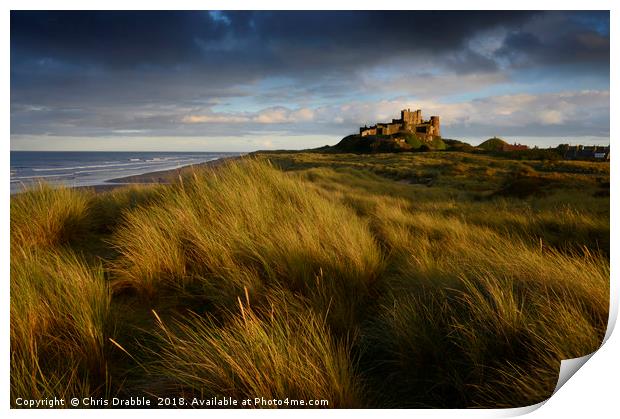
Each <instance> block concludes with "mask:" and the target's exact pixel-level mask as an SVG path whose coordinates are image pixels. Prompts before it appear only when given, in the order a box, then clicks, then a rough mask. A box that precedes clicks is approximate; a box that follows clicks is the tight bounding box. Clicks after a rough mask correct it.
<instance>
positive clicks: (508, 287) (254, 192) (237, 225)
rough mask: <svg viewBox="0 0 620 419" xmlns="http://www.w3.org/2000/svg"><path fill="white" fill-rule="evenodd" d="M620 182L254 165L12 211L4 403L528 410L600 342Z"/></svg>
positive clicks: (423, 158) (421, 163) (339, 160)
mask: <svg viewBox="0 0 620 419" xmlns="http://www.w3.org/2000/svg"><path fill="white" fill-rule="evenodd" d="M608 304H609V165H608V164H607V163H577V162H540V161H536V162H534V161H514V160H505V159H499V158H492V157H488V156H482V155H471V154H464V153H446V152H443V153H416V154H398V155H390V154H386V155H347V154H344V155H336V154H315V153H291V154H282V153H279V154H259V155H256V156H254V157H253V158H247V159H244V160H242V161H239V162H231V163H227V164H225V165H223V166H222V167H218V168H216V169H202V170H198V171H196V172H194V173H192V174H190V175H189V176H186V177H184V178H183V179H181V180H180V181H179V182H177V183H175V184H173V185H168V186H166V185H153V186H132V187H128V188H122V189H117V190H113V191H109V192H104V193H100V194H95V193H92V192H89V191H87V190H73V189H63V188H60V189H52V188H49V187H46V186H44V185H43V186H40V187H38V188H35V189H33V190H31V191H29V192H27V193H24V194H19V195H17V196H13V197H12V198H11V365H12V368H11V397H12V399H14V398H16V397H20V396H21V397H31V398H32V397H45V396H53V395H57V396H60V395H63V394H65V395H67V396H71V395H74V394H75V395H76V397H79V396H78V395H96V396H111V395H122V396H130V395H133V396H143V395H147V396H168V397H170V396H182V397H187V398H190V397H192V396H196V397H214V396H222V397H223V396H226V397H228V396H230V397H234V398H237V399H244V398H252V399H253V398H255V397H264V398H265V399H273V398H278V399H285V398H287V397H288V398H293V399H326V400H328V401H329V406H330V407H516V406H524V405H528V404H533V403H537V402H539V401H541V400H544V399H545V398H547V397H549V396H550V395H551V393H552V391H553V389H554V387H555V384H556V381H557V376H558V369H559V362H560V360H561V359H565V358H573V357H578V356H582V355H585V354H588V353H590V352H592V351H594V350H595V349H596V348H598V346H599V345H600V343H601V341H602V338H603V336H604V334H605V330H606V326H607V315H608V313H607V311H608Z"/></svg>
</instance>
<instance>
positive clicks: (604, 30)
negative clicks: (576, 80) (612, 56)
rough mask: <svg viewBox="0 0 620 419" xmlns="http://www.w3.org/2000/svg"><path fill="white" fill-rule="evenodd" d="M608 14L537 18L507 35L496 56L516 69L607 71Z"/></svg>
mask: <svg viewBox="0 0 620 419" xmlns="http://www.w3.org/2000/svg"><path fill="white" fill-rule="evenodd" d="M609 47H610V44H609V13H607V12H593V13H592V14H588V13H582V14H577V13H565V14H562V13H560V14H546V15H540V16H536V17H534V18H533V19H532V21H531V22H530V23H529V25H527V26H526V28H524V29H522V30H518V31H512V32H510V33H509V34H508V35H507V36H506V38H505V39H504V42H503V45H502V47H501V48H499V49H498V50H497V51H496V56H497V57H500V58H506V59H508V60H509V61H510V62H511V64H512V65H514V66H517V67H531V66H544V65H553V66H563V65H564V66H565V65H568V66H575V67H579V68H581V69H583V68H584V67H590V68H591V69H593V70H595V71H599V72H603V73H605V72H607V73H608V72H609Z"/></svg>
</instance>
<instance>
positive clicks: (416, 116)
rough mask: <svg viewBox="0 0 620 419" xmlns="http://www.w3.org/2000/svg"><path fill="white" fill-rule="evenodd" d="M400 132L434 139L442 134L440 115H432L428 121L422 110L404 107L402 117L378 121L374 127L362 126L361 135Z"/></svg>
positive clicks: (424, 138) (401, 112)
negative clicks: (384, 121) (389, 120)
mask: <svg viewBox="0 0 620 419" xmlns="http://www.w3.org/2000/svg"><path fill="white" fill-rule="evenodd" d="M399 132H406V133H412V134H415V135H416V136H417V137H419V138H420V139H423V140H432V139H433V138H435V137H439V136H440V135H441V131H440V129H439V117H438V116H431V118H430V119H429V120H427V121H424V120H423V119H422V111H421V110H420V109H418V110H417V111H413V112H412V111H411V110H410V109H403V110H402V111H400V119H392V122H391V123H390V122H386V123H381V122H379V123H377V124H376V125H373V126H372V127H367V126H363V127H361V128H360V136H362V137H365V136H367V135H391V134H396V133H399Z"/></svg>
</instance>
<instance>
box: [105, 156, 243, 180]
mask: <svg viewBox="0 0 620 419" xmlns="http://www.w3.org/2000/svg"><path fill="white" fill-rule="evenodd" d="M244 155H245V154H242V155H239V156H229V157H220V158H217V159H215V160H209V161H206V162H203V163H196V164H188V165H187V166H181V167H177V168H175V169H165V170H156V171H153V172H146V173H142V174H139V175H129V176H123V177H119V178H114V179H108V180H106V181H105V183H104V184H102V185H97V186H113V185H114V186H116V185H119V186H120V185H127V184H135V183H162V184H169V183H171V182H172V181H174V180H176V179H178V177H179V176H181V175H183V174H184V173H186V172H188V171H190V170H192V169H194V168H202V167H217V166H220V165H222V164H224V163H225V162H228V161H233V160H237V159H240V158H241V157H243V156H244Z"/></svg>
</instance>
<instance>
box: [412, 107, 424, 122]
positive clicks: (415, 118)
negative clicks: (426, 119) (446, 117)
mask: <svg viewBox="0 0 620 419" xmlns="http://www.w3.org/2000/svg"><path fill="white" fill-rule="evenodd" d="M413 114H414V115H413V124H414V125H419V124H421V123H422V110H421V109H418V110H417V111H415V112H414V113H413Z"/></svg>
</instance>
